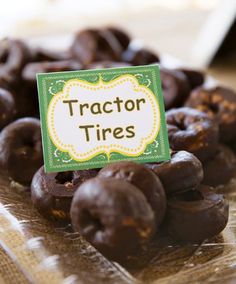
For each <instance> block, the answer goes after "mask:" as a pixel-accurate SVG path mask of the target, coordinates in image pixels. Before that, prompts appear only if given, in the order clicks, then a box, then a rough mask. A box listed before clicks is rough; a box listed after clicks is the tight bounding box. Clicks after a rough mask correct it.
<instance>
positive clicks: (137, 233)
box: [71, 177, 156, 261]
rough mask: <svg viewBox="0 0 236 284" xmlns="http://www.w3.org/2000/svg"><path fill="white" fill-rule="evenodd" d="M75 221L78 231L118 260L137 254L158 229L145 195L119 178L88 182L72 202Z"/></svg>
mask: <svg viewBox="0 0 236 284" xmlns="http://www.w3.org/2000/svg"><path fill="white" fill-rule="evenodd" d="M71 220H72V224H73V227H74V229H75V230H76V231H78V232H79V233H80V234H81V235H82V236H84V237H85V238H86V239H87V240H88V241H89V242H90V243H91V244H92V245H93V246H94V247H95V248H97V249H98V250H99V251H100V252H102V253H103V254H104V255H105V256H107V257H109V258H111V259H113V260H116V261H119V260H121V259H125V258H126V256H128V255H131V254H133V253H136V252H137V250H138V249H139V248H140V247H141V246H142V245H144V244H146V243H147V242H148V241H149V240H150V238H151V237H152V236H153V234H154V232H155V228H156V225H155V221H154V214H153V210H152V209H151V207H150V205H149V204H148V202H147V200H146V198H145V196H144V195H143V193H142V192H141V191H140V190H138V189H137V188H136V187H135V186H134V185H132V184H131V183H129V182H127V181H125V180H122V179H116V178H102V177H95V178H92V179H90V180H88V181H86V182H84V183H83V184H82V185H81V186H80V187H79V188H78V190H77V191H76V192H75V195H74V198H73V200H72V205H71Z"/></svg>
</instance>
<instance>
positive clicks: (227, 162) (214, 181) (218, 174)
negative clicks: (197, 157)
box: [203, 145, 236, 186]
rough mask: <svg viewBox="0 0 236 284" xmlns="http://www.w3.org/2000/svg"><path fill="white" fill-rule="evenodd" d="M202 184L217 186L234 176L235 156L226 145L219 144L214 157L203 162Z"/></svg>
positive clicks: (235, 171) (235, 174)
mask: <svg viewBox="0 0 236 284" xmlns="http://www.w3.org/2000/svg"><path fill="white" fill-rule="evenodd" d="M203 170H204V179H203V184H207V185H210V186H218V185H223V184H227V183H228V182H229V181H230V180H231V179H232V178H233V177H236V156H235V154H234V152H233V151H232V150H231V149H230V148H229V147H227V146H224V145H220V146H219V147H218V151H217V152H216V154H215V155H214V157H212V158H210V159H209V160H207V161H205V162H204V163H203Z"/></svg>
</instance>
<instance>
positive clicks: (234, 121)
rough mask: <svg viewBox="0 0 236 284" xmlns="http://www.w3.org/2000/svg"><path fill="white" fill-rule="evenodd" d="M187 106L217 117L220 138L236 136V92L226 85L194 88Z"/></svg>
mask: <svg viewBox="0 0 236 284" xmlns="http://www.w3.org/2000/svg"><path fill="white" fill-rule="evenodd" d="M185 105H186V106H188V107H193V108H196V109H199V110H201V111H203V112H206V113H208V115H210V116H211V117H213V118H215V119H216V120H217V121H218V123H219V127H220V140H221V141H223V142H226V141H230V140H231V139H233V138H236V131H235V129H236V93H235V92H234V91H233V90H232V89H228V88H225V87H221V86H218V87H215V88H212V89H205V88H198V89H196V90H194V91H193V92H192V93H191V95H190V97H189V99H188V100H187V102H186V104H185Z"/></svg>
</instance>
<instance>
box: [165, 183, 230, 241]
mask: <svg viewBox="0 0 236 284" xmlns="http://www.w3.org/2000/svg"><path fill="white" fill-rule="evenodd" d="M228 215H229V205H228V202H227V201H226V199H225V198H224V196H223V195H222V194H216V193H215V192H214V191H213V190H211V188H210V187H208V186H206V185H201V186H200V187H199V188H198V189H197V190H192V191H187V192H185V193H182V194H178V195H176V196H174V197H172V198H171V199H169V200H168V203H167V215H166V220H165V221H166V227H167V230H168V232H169V234H170V236H171V237H172V238H174V239H176V240H178V241H182V242H191V243H199V242H202V241H204V240H205V239H208V238H211V237H213V236H215V235H218V234H219V233H220V232H221V231H222V230H223V229H224V228H225V226H226V224H227V222H228Z"/></svg>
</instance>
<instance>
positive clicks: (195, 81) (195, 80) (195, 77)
mask: <svg viewBox="0 0 236 284" xmlns="http://www.w3.org/2000/svg"><path fill="white" fill-rule="evenodd" d="M176 70H178V71H181V72H183V73H184V75H185V76H186V77H187V79H188V82H189V85H190V88H191V90H192V89H195V88H196V87H199V86H201V85H202V84H203V83H204V81H205V74H204V73H203V72H201V71H199V70H194V69H189V68H183V67H182V68H177V69H176Z"/></svg>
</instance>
